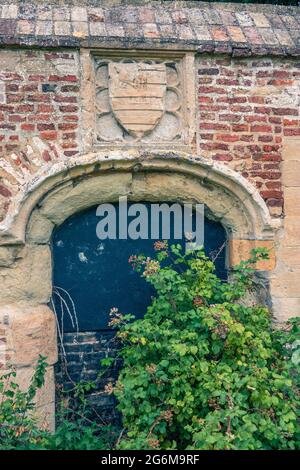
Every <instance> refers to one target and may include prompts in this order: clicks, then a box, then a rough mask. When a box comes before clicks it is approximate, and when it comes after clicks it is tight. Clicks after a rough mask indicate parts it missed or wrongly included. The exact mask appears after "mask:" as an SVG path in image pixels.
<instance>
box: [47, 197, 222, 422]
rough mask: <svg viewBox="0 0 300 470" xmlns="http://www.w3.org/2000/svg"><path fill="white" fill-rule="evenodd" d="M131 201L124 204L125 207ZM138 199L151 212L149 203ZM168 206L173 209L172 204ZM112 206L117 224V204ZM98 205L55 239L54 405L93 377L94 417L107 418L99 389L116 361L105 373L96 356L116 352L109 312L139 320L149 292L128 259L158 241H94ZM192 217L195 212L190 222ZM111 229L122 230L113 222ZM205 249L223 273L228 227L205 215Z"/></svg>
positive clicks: (110, 404)
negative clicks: (56, 353) (56, 349)
mask: <svg viewBox="0 0 300 470" xmlns="http://www.w3.org/2000/svg"><path fill="white" fill-rule="evenodd" d="M132 204H133V203H131V204H129V205H128V209H129V210H130V207H131V206H132ZM142 204H143V206H144V207H145V208H146V209H147V210H148V214H149V217H150V213H151V203H145V202H144V203H142ZM167 206H168V207H171V203H169V204H167ZM114 208H115V210H116V216H117V217H116V221H117V225H118V221H119V218H118V210H119V207H118V204H114ZM96 209H97V208H96V207H92V208H90V209H87V210H85V211H83V212H80V213H77V214H75V215H73V216H72V217H70V218H69V219H67V220H66V221H65V222H64V223H63V224H62V225H61V226H59V227H58V228H57V229H56V230H55V231H54V233H53V237H52V257H53V297H52V308H53V310H54V311H55V314H56V316H57V321H58V332H59V353H60V354H59V362H58V364H57V366H56V382H57V385H58V387H57V390H58V393H57V397H58V400H57V402H58V403H59V397H61V396H62V394H61V391H62V389H64V390H65V391H68V390H71V389H73V388H74V386H75V384H76V383H79V382H82V383H86V382H93V388H92V389H91V391H90V393H88V394H87V398H88V401H89V403H90V404H91V408H92V410H93V411H94V412H95V415H97V416H101V419H102V420H103V421H105V422H110V421H115V420H116V413H115V406H114V405H115V403H114V399H113V398H112V397H111V396H109V395H107V394H105V393H104V387H105V385H106V384H107V383H108V382H110V381H111V379H112V378H114V377H115V376H116V375H117V373H118V364H116V365H115V367H114V368H113V369H112V370H109V371H108V373H106V374H105V375H102V373H101V367H100V361H101V359H104V358H105V357H109V356H112V355H114V354H115V351H116V347H117V345H116V343H115V341H114V337H115V332H114V330H112V329H111V328H110V327H109V326H108V323H109V311H110V309H111V308H112V307H118V308H119V310H120V311H122V312H123V313H131V314H134V315H135V317H136V318H141V317H143V315H144V313H145V312H146V309H147V306H148V305H150V303H151V297H152V296H153V295H154V291H153V289H152V287H151V286H150V284H149V283H147V282H146V281H145V280H144V279H143V278H141V277H140V275H139V274H138V273H136V272H135V271H133V270H132V269H131V266H130V264H129V263H128V259H129V257H130V256H131V255H139V254H142V253H143V254H145V255H146V256H150V257H151V256H153V255H154V252H155V250H154V247H153V245H154V242H155V240H154V239H149V238H147V239H141V238H139V239H137V240H133V239H130V238H128V239H119V238H116V239H106V240H99V238H98V237H97V235H96V228H97V223H98V221H99V217H97V215H96ZM150 222H151V221H150V220H149V225H150ZM160 222H161V221H160ZM195 222H196V220H195V214H193V225H195ZM129 223H130V217H129V219H128V224H129ZM170 225H171V227H170V228H171V230H170V240H169V243H170V244H173V243H176V244H178V243H179V244H180V245H182V248H183V249H185V238H184V233H183V231H182V237H181V238H179V237H178V234H177V235H176V233H175V231H174V217H173V218H171V219H170ZM116 232H117V234H118V233H119V227H118V226H117V231H116ZM160 233H161V227H160ZM175 237H176V238H175ZM204 248H205V251H206V254H207V255H208V256H210V257H211V258H213V259H214V260H215V263H216V269H217V274H218V275H219V276H220V277H222V278H225V277H226V232H225V230H224V228H223V226H222V225H221V224H220V223H219V222H216V221H214V220H212V219H209V218H208V217H205V218H204ZM99 373H100V375H99Z"/></svg>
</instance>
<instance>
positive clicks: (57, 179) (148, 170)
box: [0, 150, 276, 244]
mask: <svg viewBox="0 0 300 470" xmlns="http://www.w3.org/2000/svg"><path fill="white" fill-rule="evenodd" d="M159 180H160V182H159ZM187 183H188V184H187ZM120 194H123V195H127V196H128V198H129V199H139V198H141V197H142V198H143V197H145V196H147V197H149V198H150V199H152V200H161V198H162V197H165V198H167V199H176V200H178V201H197V202H203V203H204V204H205V205H206V206H207V207H208V209H209V210H210V212H211V214H213V216H214V217H215V218H217V219H218V220H220V221H221V222H222V223H223V225H224V226H225V227H226V228H227V230H228V231H229V233H230V236H231V237H232V238H248V239H255V238H256V239H262V240H263V239H272V238H273V230H274V229H275V228H276V223H275V222H274V220H272V219H271V217H270V215H269V211H268V209H267V207H266V205H265V203H264V201H263V200H262V198H261V196H260V195H259V192H258V191H257V190H256V189H255V188H254V187H253V186H252V185H251V183H249V182H248V181H247V180H246V179H245V178H243V177H242V176H241V175H239V174H238V173H236V172H235V171H233V170H231V169H229V168H227V167H225V166H224V165H220V164H218V163H215V162H211V161H208V160H206V159H204V158H201V157H193V156H191V155H189V154H186V153H183V152H176V153H175V152H169V153H166V152H151V153H147V152H144V153H143V152H140V151H137V150H136V151H135V150H131V151H127V152H126V151H111V152H97V153H91V154H88V155H85V156H82V157H77V158H74V159H68V160H66V159H64V160H63V161H60V162H57V163H52V165H51V166H50V167H46V168H44V169H43V170H41V171H40V172H37V173H35V174H33V176H32V178H31V181H30V182H29V183H27V184H26V185H24V187H22V189H21V190H20V191H19V192H18V193H17V194H16V196H15V205H14V209H13V211H11V213H9V214H8V215H7V217H6V219H5V220H4V221H3V222H2V223H1V224H0V240H1V243H2V244H12V243H14V244H24V243H25V241H26V235H27V236H28V234H29V238H30V239H31V240H32V241H34V242H37V243H38V242H39V238H38V237H37V239H36V240H35V236H36V235H34V232H36V231H37V230H35V229H34V228H33V227H34V226H35V225H37V224H39V223H40V224H41V223H42V221H41V219H40V216H42V218H44V219H47V220H48V223H49V232H48V240H49V239H50V235H51V224H53V225H55V224H60V223H62V222H63V221H64V220H65V219H66V218H67V217H69V216H70V215H72V214H73V213H74V212H77V211H79V210H82V209H84V208H87V207H89V206H91V205H92V204H97V203H100V202H102V201H104V200H108V199H111V200H113V199H114V198H117V197H118V196H119V195H120ZM89 198H92V200H90V199H89ZM72 199H73V200H74V202H72ZM76 204H77V205H76ZM54 205H56V208H57V210H56V214H54V212H55V209H53V207H54ZM51 207H52V209H51ZM44 222H45V220H44ZM45 236H46V234H45ZM42 238H43V237H42ZM46 240H47V236H46ZM46 240H44V242H45V241H46Z"/></svg>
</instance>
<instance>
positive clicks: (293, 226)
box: [283, 214, 300, 246]
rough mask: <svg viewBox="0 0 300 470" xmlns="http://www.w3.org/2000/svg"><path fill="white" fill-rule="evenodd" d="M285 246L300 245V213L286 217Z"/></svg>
mask: <svg viewBox="0 0 300 470" xmlns="http://www.w3.org/2000/svg"><path fill="white" fill-rule="evenodd" d="M284 229H285V234H284V240H283V243H284V246H300V214H298V216H295V217H293V216H287V217H285V219H284Z"/></svg>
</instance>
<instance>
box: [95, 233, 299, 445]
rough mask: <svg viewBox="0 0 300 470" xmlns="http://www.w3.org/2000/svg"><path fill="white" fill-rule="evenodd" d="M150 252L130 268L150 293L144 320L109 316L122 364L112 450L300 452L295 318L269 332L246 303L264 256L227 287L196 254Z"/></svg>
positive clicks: (264, 317) (113, 388)
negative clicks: (118, 433) (119, 431)
mask: <svg viewBox="0 0 300 470" xmlns="http://www.w3.org/2000/svg"><path fill="white" fill-rule="evenodd" d="M155 247H156V250H157V254H156V257H155V258H154V259H150V258H145V257H144V256H138V257H136V256H135V257H131V259H130V261H131V263H132V265H133V267H134V269H136V270H138V271H139V272H140V273H141V275H142V276H143V277H144V278H145V280H146V281H147V282H150V283H151V284H152V285H153V286H154V288H155V290H156V296H155V297H154V298H153V300H152V304H151V305H150V306H149V307H148V310H147V313H146V314H145V316H144V318H143V319H140V320H136V321H133V320H134V317H133V316H132V315H123V314H122V313H120V312H119V311H118V309H117V308H113V309H112V310H111V322H110V325H111V326H113V327H115V328H117V337H118V339H119V341H121V342H122V347H121V349H120V353H119V354H120V356H121V358H122V360H123V366H122V368H121V371H120V374H119V378H118V380H117V381H116V383H112V384H110V386H109V387H107V391H108V392H109V393H114V394H115V396H116V397H117V400H118V402H119V404H118V409H119V411H120V412H121V413H122V416H123V426H124V428H125V432H124V433H123V437H122V439H121V440H120V442H119V444H118V448H119V449H178V450H183V449H190V450H193V449H197V450H201V449H213V450H218V449H247V450H254V449H255V450H256V449H297V448H299V447H300V445H299V444H300V433H299V427H298V424H297V415H298V410H299V402H300V400H299V398H300V397H299V356H300V336H299V331H300V322H299V318H298V319H293V320H291V321H290V322H288V323H287V324H286V325H285V327H284V328H282V329H280V330H276V328H274V326H273V324H272V319H271V317H270V314H269V311H268V309H267V308H266V307H264V306H261V305H256V303H255V302H252V303H251V302H250V303H249V302H248V303H247V302H245V301H244V299H245V297H246V296H247V293H248V292H249V290H253V289H255V287H256V286H255V282H256V281H255V270H254V268H253V267H254V265H255V263H256V261H257V260H258V259H261V258H267V257H268V254H267V252H266V251H265V250H264V249H259V250H255V251H253V252H252V256H251V258H250V259H249V260H248V261H247V262H242V263H241V264H240V265H239V266H237V267H235V268H233V270H232V272H231V274H230V277H229V279H228V281H224V280H221V279H219V278H218V277H217V276H216V275H215V273H214V264H213V262H212V261H211V260H210V259H209V258H207V257H206V256H205V254H204V252H203V251H195V252H190V253H187V254H184V253H182V251H181V248H180V246H179V245H178V246H172V247H171V249H169V247H168V245H167V243H166V242H156V245H155ZM248 297H249V296H248ZM103 364H104V365H106V366H108V365H109V364H110V359H105V360H104V361H103Z"/></svg>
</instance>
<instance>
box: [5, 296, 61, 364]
mask: <svg viewBox="0 0 300 470" xmlns="http://www.w3.org/2000/svg"><path fill="white" fill-rule="evenodd" d="M3 323H4V325H5V326H6V340H7V351H8V353H9V355H10V362H11V364H12V365H13V366H15V367H24V366H33V365H34V364H36V362H37V360H38V357H39V355H40V354H41V355H43V356H46V357H47V363H48V364H50V365H51V364H54V363H55V362H56V361H57V342H56V321H55V316H54V313H53V312H52V310H51V309H50V308H49V307H47V306H46V305H40V306H38V307H31V306H28V305H22V304H19V305H7V306H3V307H1V308H0V325H1V324H3Z"/></svg>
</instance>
